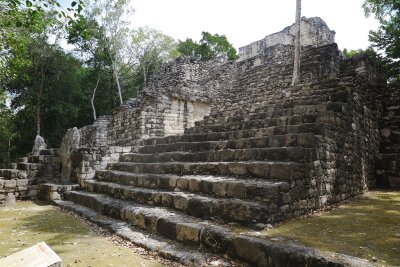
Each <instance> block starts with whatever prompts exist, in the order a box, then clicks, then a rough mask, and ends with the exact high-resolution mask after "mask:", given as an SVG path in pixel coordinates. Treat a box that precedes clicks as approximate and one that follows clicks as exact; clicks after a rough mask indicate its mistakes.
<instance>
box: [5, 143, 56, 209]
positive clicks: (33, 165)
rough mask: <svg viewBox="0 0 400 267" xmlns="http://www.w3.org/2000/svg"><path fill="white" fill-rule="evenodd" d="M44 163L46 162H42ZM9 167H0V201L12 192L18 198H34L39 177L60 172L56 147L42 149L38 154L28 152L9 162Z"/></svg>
mask: <svg viewBox="0 0 400 267" xmlns="http://www.w3.org/2000/svg"><path fill="white" fill-rule="evenodd" d="M43 163H46V164H43ZM9 167H10V168H9V169H0V201H3V200H4V198H5V196H6V195H9V194H12V195H14V196H15V197H16V198H18V199H28V198H29V199H36V198H37V194H38V188H37V186H36V184H38V183H39V182H40V181H39V178H40V179H42V178H43V179H46V177H49V176H53V175H54V174H56V173H57V172H58V173H59V172H60V166H59V151H58V149H42V150H40V152H39V155H31V154H28V155H27V156H26V157H22V158H19V159H18V162H17V163H11V164H10V166H9Z"/></svg>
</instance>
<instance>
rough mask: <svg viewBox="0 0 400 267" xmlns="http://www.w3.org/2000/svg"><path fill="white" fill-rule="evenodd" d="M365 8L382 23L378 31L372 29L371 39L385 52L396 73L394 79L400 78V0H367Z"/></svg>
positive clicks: (366, 13)
mask: <svg viewBox="0 0 400 267" xmlns="http://www.w3.org/2000/svg"><path fill="white" fill-rule="evenodd" d="M363 8H364V11H365V15H366V16H370V15H374V16H375V18H376V19H378V21H379V23H380V24H381V25H380V27H379V29H378V30H376V31H370V34H369V40H370V41H371V42H372V43H373V46H374V47H375V48H378V49H379V50H380V51H383V52H384V53H385V56H386V57H387V59H388V63H387V64H388V67H389V68H390V70H391V72H392V73H395V74H397V75H395V76H394V77H393V76H392V78H393V79H399V78H400V75H399V73H400V62H399V60H398V59H400V1H399V0H365V2H364V4H363Z"/></svg>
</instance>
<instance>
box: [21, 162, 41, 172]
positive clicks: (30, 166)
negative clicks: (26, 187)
mask: <svg viewBox="0 0 400 267" xmlns="http://www.w3.org/2000/svg"><path fill="white" fill-rule="evenodd" d="M41 166H42V164H40V163H30V162H18V164H17V168H18V170H24V171H37V170H40V167H41Z"/></svg>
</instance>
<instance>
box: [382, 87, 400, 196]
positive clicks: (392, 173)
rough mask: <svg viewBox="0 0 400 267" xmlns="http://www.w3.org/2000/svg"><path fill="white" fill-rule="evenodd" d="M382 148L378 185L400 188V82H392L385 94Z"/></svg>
mask: <svg viewBox="0 0 400 267" xmlns="http://www.w3.org/2000/svg"><path fill="white" fill-rule="evenodd" d="M379 132H380V138H381V142H380V148H379V156H378V160H377V164H376V177H377V186H378V187H383V188H397V189H399V188H400V83H398V82H397V83H393V84H390V85H389V86H388V87H387V89H386V90H385V92H384V95H383V114H382V117H381V119H380V121H379Z"/></svg>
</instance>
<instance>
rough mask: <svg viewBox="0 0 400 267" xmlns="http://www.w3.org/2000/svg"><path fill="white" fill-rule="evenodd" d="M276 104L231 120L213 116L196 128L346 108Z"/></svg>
mask: <svg viewBox="0 0 400 267" xmlns="http://www.w3.org/2000/svg"><path fill="white" fill-rule="evenodd" d="M275 103H276V102H275ZM275 103H274V104H271V105H261V106H260V107H257V108H255V109H254V110H243V111H237V112H236V113H235V116H232V117H229V118H226V117H224V116H221V114H211V115H209V116H207V117H205V118H204V120H203V121H199V122H196V126H198V125H204V124H212V123H215V122H220V121H224V120H226V121H228V122H230V121H239V120H254V119H260V118H267V117H272V118H275V117H280V116H295V115H304V114H318V113H323V112H327V111H334V112H342V111H343V110H344V109H345V107H346V103H343V102H328V103H317V104H308V105H305V104H300V105H295V104H294V103H293V101H291V102H289V103H284V104H281V105H276V104H275Z"/></svg>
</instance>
